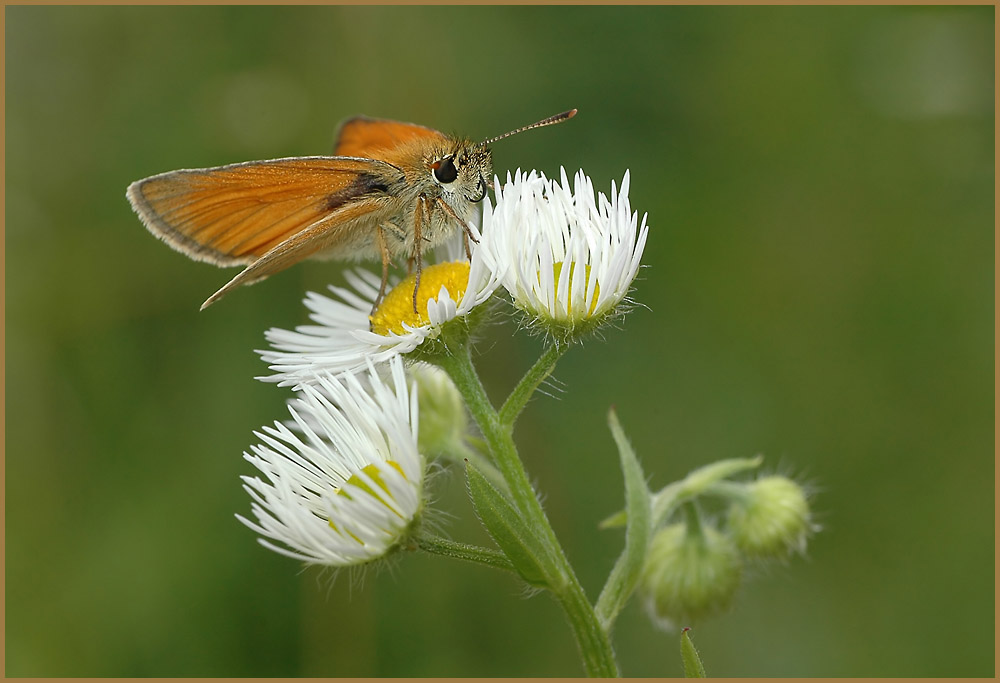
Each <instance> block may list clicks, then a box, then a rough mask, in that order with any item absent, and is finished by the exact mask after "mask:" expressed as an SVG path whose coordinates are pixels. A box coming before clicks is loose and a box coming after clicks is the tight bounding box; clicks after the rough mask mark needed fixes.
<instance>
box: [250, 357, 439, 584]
mask: <svg viewBox="0 0 1000 683" xmlns="http://www.w3.org/2000/svg"><path fill="white" fill-rule="evenodd" d="M367 374H368V376H367V378H362V379H365V380H366V381H361V380H359V378H358V377H356V376H354V375H344V376H341V377H339V378H334V377H332V376H330V375H325V376H319V377H317V378H316V382H317V384H316V386H303V387H302V388H301V389H300V391H299V392H298V396H299V397H298V398H296V399H295V400H293V401H291V402H290V404H289V407H288V409H289V412H290V413H291V415H292V418H293V419H294V424H292V425H291V426H292V427H293V428H294V430H295V431H293V430H292V429H289V426H287V425H285V424H282V423H280V422H275V423H274V426H273V427H264V428H263V429H262V431H261V432H255V435H256V436H257V437H258V438H259V439H261V441H262V442H263V443H262V444H260V445H257V446H253V447H252V448H251V449H250V450H251V451H252V454H250V453H244V454H243V457H244V458H245V459H246V460H247V461H248V462H250V463H252V464H253V465H254V466H255V467H257V469H259V470H260V471H261V472H262V473H263V475H264V477H265V479H261V478H260V477H249V476H244V477H242V479H243V483H244V485H243V488H244V489H246V491H247V493H249V494H250V496H251V498H253V503H252V505H251V510H252V512H253V516H254V517H255V518H256V522H252V521H250V520H248V519H246V518H244V517H242V516H240V515H237V518H238V519H239V520H240V521H241V522H243V523H244V524H246V525H247V526H248V527H250V528H251V529H253V530H254V531H255V532H257V533H258V534H260V535H261V537H262V538H261V539H260V543H261V544H262V545H264V546H266V547H268V548H270V549H272V550H274V551H275V552H278V553H281V554H282V555H287V556H288V557H292V558H295V559H298V560H303V561H305V562H307V563H310V564H322V565H329V566H337V567H343V566H348V565H354V564H361V563H364V562H369V561H371V560H374V559H377V558H379V557H381V556H383V555H385V554H386V553H387V552H388V551H390V550H391V549H392V548H393V547H395V546H396V545H397V544H399V543H400V542H401V541H403V540H405V538H406V537H407V535H408V534H409V533H411V532H412V527H413V526H414V525H415V520H416V519H417V518H418V516H419V514H420V511H421V508H422V491H423V478H424V459H423V457H422V456H421V455H420V453H419V452H418V450H417V423H418V415H417V413H418V411H417V400H416V396H415V388H414V389H413V391H412V392H411V391H410V390H408V389H407V386H406V379H405V375H404V373H403V365H402V360H401V359H400V358H395V359H393V360H392V361H391V362H390V363H389V366H388V373H387V374H388V375H389V379H388V380H387V381H383V380H382V379H381V378H380V377H379V374H378V372H377V371H376V369H375V368H374V366H371V365H370V366H369V368H368V373H367Z"/></svg>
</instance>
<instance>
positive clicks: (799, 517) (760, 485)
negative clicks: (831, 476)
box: [728, 475, 818, 559]
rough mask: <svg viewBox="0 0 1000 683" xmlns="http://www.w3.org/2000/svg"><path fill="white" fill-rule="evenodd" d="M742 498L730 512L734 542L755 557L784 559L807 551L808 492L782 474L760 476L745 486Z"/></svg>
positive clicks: (809, 524)
mask: <svg viewBox="0 0 1000 683" xmlns="http://www.w3.org/2000/svg"><path fill="white" fill-rule="evenodd" d="M741 490H742V492H743V495H741V496H738V497H736V498H735V499H734V500H733V504H732V505H731V506H730V509H729V519H728V526H729V530H730V532H731V533H732V535H733V539H734V540H735V541H736V544H737V545H738V546H739V547H740V550H742V551H743V552H744V553H746V554H747V555H748V556H750V557H753V558H759V559H764V558H769V557H775V558H779V559H780V558H785V557H788V556H789V555H791V554H792V553H793V552H800V553H801V552H805V548H806V541H807V540H808V538H809V535H810V534H811V533H813V532H814V531H816V529H817V528H818V527H816V525H815V524H813V522H812V519H811V517H812V515H811V513H810V511H809V500H808V498H807V496H806V492H805V490H804V489H803V488H802V487H801V486H800V485H799V484H797V483H796V482H794V481H793V480H791V479H789V478H788V477H783V476H780V475H772V476H768V477H760V478H758V479H757V480H755V481H753V482H750V483H748V484H745V485H744V486H743V488H742V489H741Z"/></svg>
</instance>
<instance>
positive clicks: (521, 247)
mask: <svg viewBox="0 0 1000 683" xmlns="http://www.w3.org/2000/svg"><path fill="white" fill-rule="evenodd" d="M495 184H496V186H498V187H499V186H500V181H499V179H497V180H496V181H495ZM628 190H629V173H628V171H626V172H625V177H624V178H623V179H622V184H621V189H620V190H616V188H615V184H614V182H612V184H611V198H610V199H609V198H608V197H606V196H605V195H604V194H603V193H600V194H598V195H597V198H596V200H595V197H594V185H593V182H592V181H591V180H590V178H589V177H588V176H586V175H585V174H584V173H583V171H579V172H578V173H577V174H576V176H575V177H574V179H573V185H572V187H571V186H570V182H569V179H568V178H567V176H566V171H565V169H563V170H562V171H561V181H560V182H558V183H557V182H555V181H553V180H549V179H548V178H546V177H545V176H544V175H543V174H538V173H536V172H535V171H532V172H531V173H521V172H518V173H517V174H515V176H514V177H513V178H511V176H510V175H508V176H507V183H506V184H505V185H504V186H503V187H501V188H500V189H499V190H498V191H497V203H496V207H495V208H494V207H490V206H489V205H488V206H487V208H486V211H485V214H484V220H483V242H482V244H481V245H480V248H481V250H482V251H483V252H484V256H485V258H486V260H487V262H488V263H489V265H490V267H491V268H493V269H494V270H497V269H499V266H500V265H501V264H509V265H510V267H509V268H507V269H506V274H505V276H504V277H503V280H502V283H503V286H504V287H505V288H506V289H507V291H508V292H509V293H510V296H511V298H512V299H513V301H514V305H515V306H517V307H518V308H520V309H522V310H524V311H526V312H527V313H529V314H530V315H531V316H533V317H534V318H536V319H537V320H538V321H539V322H540V323H541V324H542V325H544V326H545V327H546V328H548V329H549V330H550V331H551V332H553V333H554V334H556V335H558V336H561V337H575V336H577V335H579V334H580V333H582V332H586V331H588V330H590V329H593V328H594V327H596V326H598V325H600V324H601V323H603V322H606V321H607V320H608V319H610V318H613V317H614V316H616V315H617V314H619V313H620V312H621V310H622V308H621V306H622V303H623V301H625V297H626V295H627V294H628V291H629V287H630V286H631V284H632V281H633V280H634V279H635V276H636V274H637V273H638V271H639V265H640V259H641V258H642V251H643V248H644V247H645V244H646V236H647V234H648V228H647V226H646V216H645V215H644V216H643V218H642V222H641V224H640V222H639V219H638V213H633V212H632V210H631V207H630V204H629V199H628Z"/></svg>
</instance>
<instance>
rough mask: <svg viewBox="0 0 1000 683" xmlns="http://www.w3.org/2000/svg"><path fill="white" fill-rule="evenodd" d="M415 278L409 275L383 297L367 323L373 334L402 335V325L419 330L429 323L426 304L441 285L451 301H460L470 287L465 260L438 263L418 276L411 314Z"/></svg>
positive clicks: (415, 276)
mask: <svg viewBox="0 0 1000 683" xmlns="http://www.w3.org/2000/svg"><path fill="white" fill-rule="evenodd" d="M416 283H417V275H416V273H410V275H408V276H407V277H406V278H405V279H404V280H403V281H402V282H400V283H399V284H398V285H396V286H395V287H393V288H392V290H391V291H390V292H389V293H388V294H386V295H385V298H384V299H382V303H380V304H379V307H378V309H377V310H376V311H375V312H374V313H373V314H372V315H371V317H370V318H369V320H370V321H371V324H372V332H374V333H375V334H381V335H385V334H388V333H389V332H395V333H396V334H405V333H406V328H404V327H403V323H406V324H407V325H409V326H410V327H419V326H421V325H426V324H428V323H429V322H430V320H428V319H427V301H428V299H436V298H437V295H438V292H440V291H441V287H442V286H443V287H444V288H445V289H447V290H448V294H449V295H450V296H451V298H452V299H453V300H454V301H461V299H462V296H463V295H464V294H465V290H466V288H467V287H468V286H469V263H468V261H454V262H451V263H438V264H435V265H433V266H428V267H426V268H424V269H423V271H422V272H421V273H420V289H419V290H418V291H417V312H416V313H414V311H413V289H414V288H415V287H416Z"/></svg>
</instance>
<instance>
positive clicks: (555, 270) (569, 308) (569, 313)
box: [538, 261, 601, 318]
mask: <svg viewBox="0 0 1000 683" xmlns="http://www.w3.org/2000/svg"><path fill="white" fill-rule="evenodd" d="M563 263H564V262H563V261H557V262H556V263H553V264H552V275H553V279H554V281H555V286H556V288H557V289H558V287H559V274H560V273H562V268H563ZM575 268H576V264H575V263H572V262H571V263H570V264H569V287H568V288H567V290H568V291H570V292H572V291H573V275H574V273H573V270H574V269H575ZM583 272H584V277H586V278H587V279H588V280H589V279H590V264H589V263H588V264H586V265H585V266H584V271H583ZM541 283H542V275H541V273H539V274H538V284H541ZM584 295H585V296H586V292H585V293H584ZM600 295H601V286H600V285H599V284H595V285H594V298H593V299H591V301H590V310H589V311H587V313H586V314H585V315H584V316H582V317H587V316H591V315H593V314H594V311H595V310H597V299H598V297H599V296H600ZM566 317H567V318H573V317H574V315H573V302H572V300H571V299H569V298H567V300H566Z"/></svg>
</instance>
